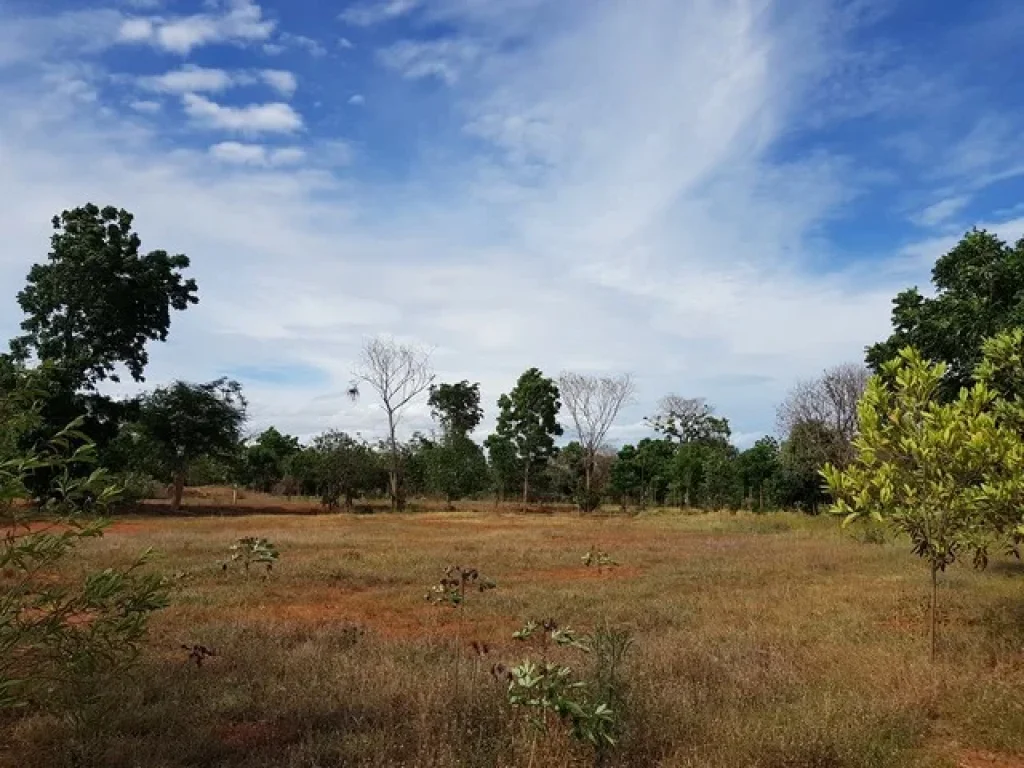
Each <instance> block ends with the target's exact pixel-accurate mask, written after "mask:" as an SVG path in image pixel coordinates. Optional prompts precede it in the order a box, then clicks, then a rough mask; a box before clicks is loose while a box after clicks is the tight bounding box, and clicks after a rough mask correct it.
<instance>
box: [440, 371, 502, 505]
mask: <svg viewBox="0 0 1024 768" xmlns="http://www.w3.org/2000/svg"><path fill="white" fill-rule="evenodd" d="M427 403H428V404H429V405H430V410H431V413H432V414H433V416H434V419H435V420H436V421H437V422H438V425H439V426H440V427H441V440H440V442H438V443H436V444H434V445H432V446H431V447H430V449H429V450H428V451H427V452H426V454H425V459H426V480H427V484H428V485H429V486H430V488H431V490H433V491H436V492H439V493H441V494H443V495H444V497H445V499H446V501H447V502H448V504H449V506H450V505H451V503H452V501H454V500H455V499H460V498H463V497H465V496H470V495H472V494H474V493H478V492H479V491H482V490H483V489H484V488H486V487H487V459H486V458H485V457H484V452H483V449H482V448H480V446H479V445H477V444H476V443H475V442H473V440H472V439H471V438H470V437H469V433H470V432H472V431H473V430H474V429H476V427H477V426H478V425H479V424H480V421H481V420H482V419H483V416H484V412H483V409H482V408H481V407H480V385H479V384H470V383H469V382H468V381H460V382H456V383H454V384H438V385H435V386H431V388H430V397H429V398H428V400H427Z"/></svg>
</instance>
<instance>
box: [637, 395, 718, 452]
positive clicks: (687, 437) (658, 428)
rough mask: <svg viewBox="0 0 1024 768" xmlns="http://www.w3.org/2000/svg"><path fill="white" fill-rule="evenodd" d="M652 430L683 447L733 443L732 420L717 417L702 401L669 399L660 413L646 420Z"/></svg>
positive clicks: (661, 407) (674, 397)
mask: <svg viewBox="0 0 1024 768" xmlns="http://www.w3.org/2000/svg"><path fill="white" fill-rule="evenodd" d="M646 421H647V423H648V424H649V425H650V426H651V428H652V429H653V430H654V431H655V432H658V433H660V434H662V435H664V436H665V438H666V439H668V440H672V441H675V442H677V443H679V444H688V443H708V442H723V441H727V440H728V439H729V435H730V434H731V430H730V429H729V420H728V419H725V418H720V417H718V416H715V410H714V408H712V407H711V406H710V405H708V404H707V403H706V402H705V401H704V399H703V398H700V397H691V398H687V397H680V396H679V395H666V396H665V397H663V398H662V399H661V401H660V402H659V403H658V412H657V413H656V414H655V415H654V416H650V417H648V418H647V419H646Z"/></svg>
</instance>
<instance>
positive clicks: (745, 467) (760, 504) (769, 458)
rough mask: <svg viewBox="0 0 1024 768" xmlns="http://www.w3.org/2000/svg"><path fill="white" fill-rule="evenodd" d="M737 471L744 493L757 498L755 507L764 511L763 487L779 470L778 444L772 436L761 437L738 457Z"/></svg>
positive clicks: (767, 484) (766, 485) (764, 487)
mask: <svg viewBox="0 0 1024 768" xmlns="http://www.w3.org/2000/svg"><path fill="white" fill-rule="evenodd" d="M737 460H738V462H739V472H740V476H741V478H742V480H743V487H744V495H745V496H747V497H749V498H753V497H754V496H756V498H757V508H758V510H760V511H762V512H763V511H764V508H765V489H766V487H768V486H769V484H770V483H771V481H772V478H774V477H775V476H776V475H777V474H778V472H779V468H780V465H779V444H778V442H777V441H776V440H775V438H773V437H762V438H761V439H760V440H758V441H757V442H756V443H754V445H753V446H752V447H750V448H748V449H747V450H745V451H743V452H742V453H741V454H740V455H739V457H738V459H737Z"/></svg>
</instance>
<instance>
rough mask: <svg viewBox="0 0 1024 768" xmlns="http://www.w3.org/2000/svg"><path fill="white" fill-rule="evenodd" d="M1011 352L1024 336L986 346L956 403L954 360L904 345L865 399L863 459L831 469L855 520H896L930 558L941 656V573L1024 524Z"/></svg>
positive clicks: (980, 555) (827, 472)
mask: <svg viewBox="0 0 1024 768" xmlns="http://www.w3.org/2000/svg"><path fill="white" fill-rule="evenodd" d="M1007 349H1013V350H1016V352H1017V356H1016V358H1015V360H1016V361H1017V363H1018V364H1019V362H1020V361H1021V360H1022V359H1024V355H1021V354H1020V351H1021V350H1024V334H1021V333H1020V332H1017V333H1016V335H1014V336H1011V337H1003V338H999V339H996V340H994V341H993V342H991V343H990V344H987V345H985V348H984V353H985V355H986V358H985V360H984V361H983V362H982V364H981V365H979V367H978V368H977V369H976V371H977V373H976V378H977V379H978V381H977V382H976V383H975V384H974V385H972V386H971V387H969V388H968V387H965V388H963V389H961V390H960V394H959V396H958V397H956V398H955V399H953V400H951V401H950V400H947V399H946V398H945V397H944V396H943V394H942V387H943V385H944V384H945V383H946V382H947V381H948V379H947V372H948V371H947V366H946V365H945V364H944V363H930V362H928V361H926V360H925V359H924V357H923V356H922V355H921V353H919V352H918V351H916V350H915V349H913V348H910V347H908V348H906V349H904V350H902V351H901V352H900V353H899V356H898V357H896V358H895V359H893V360H890V361H888V362H886V363H883V364H882V369H881V373H880V375H878V376H875V377H873V378H872V379H871V381H870V382H869V384H868V388H867V391H866V392H865V394H864V397H863V399H862V400H861V404H860V408H859V434H858V436H857V438H856V440H855V442H854V445H855V448H856V451H857V455H856V460H855V461H854V462H853V463H852V464H850V465H849V466H848V467H847V468H846V469H838V468H836V467H833V466H831V465H829V466H826V467H825V469H824V470H823V475H824V478H825V480H826V482H827V483H828V487H829V489H830V491H831V492H832V494H833V496H834V498H835V500H836V502H835V510H836V512H838V513H841V514H844V515H845V516H846V517H845V522H846V523H849V522H851V521H853V520H856V519H858V518H864V517H872V518H874V519H876V520H879V521H883V522H886V523H888V524H889V525H891V526H892V527H894V528H895V529H896V530H898V531H900V532H902V533H904V534H906V535H907V536H908V537H909V538H910V540H911V544H912V547H913V551H914V553H915V554H917V555H919V556H920V557H922V558H924V559H925V560H926V561H927V562H928V566H929V569H930V571H931V587H932V589H931V612H930V633H929V634H930V647H931V655H932V658H934V656H935V650H936V610H937V604H938V576H939V573H940V572H942V571H945V569H946V568H947V567H948V566H949V565H950V564H952V563H953V562H954V561H956V560H957V559H958V558H959V557H960V556H961V554H964V553H974V555H975V561H976V563H978V564H984V562H985V553H986V551H987V547H988V545H989V543H990V541H991V540H992V539H993V537H996V536H998V535H1000V534H1003V533H1005V532H1007V531H1008V530H1010V529H1012V528H1014V527H1015V526H1017V525H1019V524H1020V522H1021V512H1020V510H1021V509H1022V507H1024V442H1022V441H1021V437H1020V432H1019V431H1018V426H1019V423H1017V422H1015V418H1016V417H1017V416H1019V414H1020V410H1019V403H1020V401H1019V400H1016V399H1014V400H1013V401H1008V400H1006V399H1005V397H1004V396H1003V395H1002V394H1000V393H999V391H998V387H997V386H996V382H997V381H998V380H1003V381H1007V377H1008V376H1012V377H1018V376H1022V375H1024V366H1021V367H1020V368H1019V370H1008V369H1007V366H1006V359H1005V358H1003V357H1002V354H1003V353H1005V351H1006V350H1007ZM1011 362H1012V359H1011ZM1010 367H1011V368H1016V366H1013V365H1011V366H1010Z"/></svg>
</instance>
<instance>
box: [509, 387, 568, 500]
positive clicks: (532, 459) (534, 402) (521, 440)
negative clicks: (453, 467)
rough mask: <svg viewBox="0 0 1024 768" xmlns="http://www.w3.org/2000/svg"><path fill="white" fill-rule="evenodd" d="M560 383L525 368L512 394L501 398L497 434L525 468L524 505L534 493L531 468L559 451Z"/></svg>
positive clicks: (523, 470)
mask: <svg viewBox="0 0 1024 768" xmlns="http://www.w3.org/2000/svg"><path fill="white" fill-rule="evenodd" d="M560 407H561V402H560V400H559V392H558V386H557V385H556V384H555V382H554V381H552V380H551V379H549V378H547V377H545V376H544V374H543V373H541V372H540V371H539V370H538V369H537V368H530V369H528V370H527V371H525V372H524V373H523V374H522V375H521V376H520V377H519V379H518V380H517V381H516V385H515V387H513V389H512V391H511V392H509V393H508V394H504V395H502V396H501V397H500V398H498V409H499V413H498V424H497V428H496V430H495V434H496V435H497V436H498V440H501V441H505V442H507V443H509V444H511V445H512V446H513V447H514V448H515V455H516V458H517V459H518V461H519V465H520V467H521V469H522V477H523V504H526V503H527V502H528V500H529V496H530V471H531V469H533V468H534V467H536V466H537V465H538V464H539V463H540V462H541V461H543V460H544V459H546V458H548V457H549V456H550V455H551V454H552V453H553V452H554V450H555V438H556V437H558V436H559V435H561V434H562V427H561V425H560V424H559V423H558V410H559V408H560Z"/></svg>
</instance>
